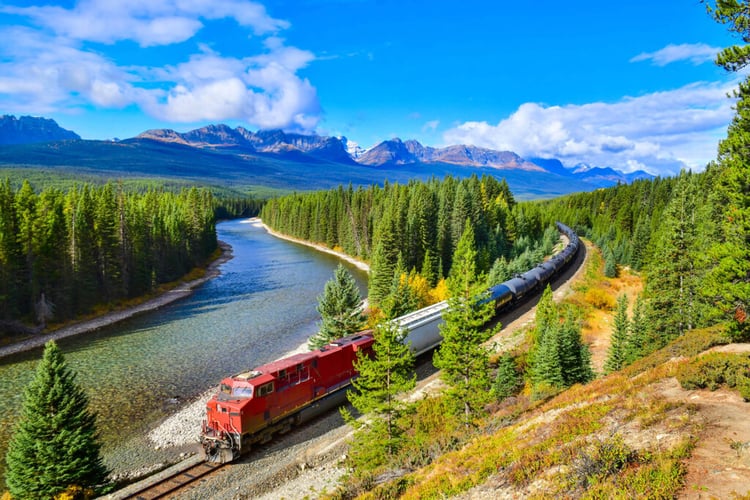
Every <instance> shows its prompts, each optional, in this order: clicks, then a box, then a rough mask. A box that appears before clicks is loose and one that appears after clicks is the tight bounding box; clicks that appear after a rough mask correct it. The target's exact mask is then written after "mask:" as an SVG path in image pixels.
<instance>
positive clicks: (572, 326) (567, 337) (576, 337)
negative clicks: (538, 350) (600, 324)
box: [558, 308, 594, 387]
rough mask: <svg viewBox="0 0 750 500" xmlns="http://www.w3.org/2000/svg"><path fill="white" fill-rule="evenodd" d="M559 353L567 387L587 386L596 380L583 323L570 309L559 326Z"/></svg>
mask: <svg viewBox="0 0 750 500" xmlns="http://www.w3.org/2000/svg"><path fill="white" fill-rule="evenodd" d="M559 328H560V333H559V337H558V339H559V348H558V349H559V353H560V365H561V367H562V374H563V380H564V382H565V387H570V386H571V385H573V384H585V383H586V382H589V381H591V380H593V379H594V371H593V369H592V368H591V352H590V351H589V346H587V345H586V344H585V343H584V342H583V339H582V338H581V322H580V321H579V320H578V319H577V318H576V317H575V315H574V313H573V310H572V309H570V308H568V310H567V312H566V314H565V321H563V323H562V324H561V325H560V326H559Z"/></svg>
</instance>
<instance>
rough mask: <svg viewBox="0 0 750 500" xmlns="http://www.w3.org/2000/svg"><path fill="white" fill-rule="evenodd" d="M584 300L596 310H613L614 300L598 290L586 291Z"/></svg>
mask: <svg viewBox="0 0 750 500" xmlns="http://www.w3.org/2000/svg"><path fill="white" fill-rule="evenodd" d="M585 300H586V302H588V303H589V304H591V305H592V306H593V307H595V308H596V309H601V310H602V311H611V310H612V309H614V308H615V299H614V298H613V297H612V296H611V295H609V294H608V293H607V292H606V291H604V290H602V289H600V288H590V289H589V290H587V291H586V295H585Z"/></svg>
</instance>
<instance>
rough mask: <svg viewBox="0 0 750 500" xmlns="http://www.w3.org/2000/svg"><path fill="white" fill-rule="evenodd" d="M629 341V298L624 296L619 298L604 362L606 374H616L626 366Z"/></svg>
mask: <svg viewBox="0 0 750 500" xmlns="http://www.w3.org/2000/svg"><path fill="white" fill-rule="evenodd" d="M629 341H630V320H629V319H628V296H627V295H625V294H622V295H620V296H619V297H618V298H617V309H616V312H615V326H614V329H613V330H612V335H611V337H610V343H609V349H608V351H607V360H606V361H605V362H604V372H605V373H612V372H616V371H617V370H619V369H620V368H622V367H623V366H625V364H626V358H627V350H628V344H629Z"/></svg>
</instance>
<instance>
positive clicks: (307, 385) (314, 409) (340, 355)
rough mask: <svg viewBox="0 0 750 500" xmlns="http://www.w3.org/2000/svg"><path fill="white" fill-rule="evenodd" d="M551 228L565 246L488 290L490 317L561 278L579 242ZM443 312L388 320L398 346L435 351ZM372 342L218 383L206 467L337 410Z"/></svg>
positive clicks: (351, 343) (436, 307)
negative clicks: (398, 334) (398, 331)
mask: <svg viewBox="0 0 750 500" xmlns="http://www.w3.org/2000/svg"><path fill="white" fill-rule="evenodd" d="M556 225H557V229H558V231H560V233H562V234H563V235H565V236H566V237H567V239H568V243H567V245H566V246H565V247H564V248H563V249H562V250H561V251H560V252H558V253H556V254H554V255H553V256H552V257H551V258H550V259H548V260H546V261H545V262H542V263H540V264H539V265H537V266H535V267H534V268H532V269H530V270H528V271H526V272H525V273H522V274H518V275H516V276H514V277H513V278H511V279H509V280H507V281H504V282H503V283H500V284H498V285H495V286H492V287H491V288H489V290H488V293H487V294H486V297H484V298H482V299H481V300H483V301H491V302H493V303H494V305H495V308H496V310H497V311H500V310H503V309H508V308H512V307H514V305H515V304H517V303H518V302H519V301H521V300H522V299H524V298H525V297H526V296H527V295H529V294H530V293H532V292H534V291H537V290H540V289H541V288H543V287H544V286H546V284H547V283H549V282H550V280H551V279H552V278H553V277H555V276H556V275H558V274H559V273H560V272H561V271H563V270H564V269H565V268H566V267H567V266H568V264H569V263H570V261H571V260H573V258H574V257H575V255H576V254H577V252H578V250H579V247H580V240H579V238H578V235H577V234H576V233H575V231H573V230H572V229H571V228H569V227H568V226H566V225H564V224H562V223H560V222H557V223H556ZM447 307H448V302H447V301H442V302H439V303H437V304H433V305H431V306H428V307H426V308H423V309H420V310H418V311H414V312H412V313H409V314H406V315H404V316H401V317H399V318H396V319H394V320H393V321H394V322H396V323H397V324H398V325H399V327H400V328H402V329H404V331H406V332H407V334H406V336H405V337H404V342H405V343H407V344H408V345H409V346H410V348H411V350H412V351H413V352H414V354H415V355H420V354H423V353H425V352H427V351H429V350H431V349H434V348H435V347H437V346H438V345H439V344H440V342H441V340H442V337H441V335H440V325H441V324H442V323H444V320H443V317H442V313H443V311H444V310H445V309H446V308H447ZM373 343H374V337H373V335H372V331H371V330H365V331H362V332H358V333H356V334H353V335H349V336H347V337H344V338H341V339H338V340H335V341H333V342H331V343H329V344H327V345H325V346H323V347H320V348H319V349H316V350H314V351H311V352H306V353H301V354H295V355H292V356H288V357H286V358H283V359H280V360H277V361H273V362H271V363H267V364H265V365H262V366H258V367H256V368H254V369H252V370H246V371H243V372H240V373H237V374H235V375H232V376H230V377H227V378H225V379H223V380H222V381H221V385H220V386H219V391H218V392H217V393H216V394H215V395H214V396H213V397H212V398H211V399H210V400H209V401H208V402H207V404H206V418H205V419H204V420H203V422H202V425H201V436H200V441H201V444H202V446H203V449H204V451H205V455H206V460H208V461H211V462H221V463H224V462H230V461H232V460H235V459H237V458H238V457H240V456H241V455H242V454H244V453H245V452H247V451H249V450H250V449H251V448H252V446H253V445H255V444H259V443H265V442H268V441H269V440H270V439H271V438H272V437H273V436H274V435H275V434H282V433H285V432H288V431H289V430H291V429H292V428H293V427H295V426H297V425H300V424H302V423H304V422H306V421H308V420H310V419H312V418H314V417H316V416H318V415H320V414H322V413H324V412H327V411H329V410H331V409H333V408H336V407H338V406H340V405H342V404H344V403H345V401H346V389H347V388H348V387H349V386H350V385H351V382H352V380H353V379H354V378H355V377H356V376H357V371H356V370H355V368H354V363H355V361H356V359H357V353H358V352H361V353H362V354H363V355H366V356H372V354H373V352H372V345H373Z"/></svg>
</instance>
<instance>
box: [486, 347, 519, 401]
mask: <svg viewBox="0 0 750 500" xmlns="http://www.w3.org/2000/svg"><path fill="white" fill-rule="evenodd" d="M520 381H521V379H520V377H519V375H518V371H516V361H515V360H514V359H513V356H511V355H510V354H503V355H502V356H500V359H498V361H497V373H496V374H495V383H494V384H493V385H492V393H493V394H494V395H495V397H496V398H497V399H501V400H502V399H505V398H507V397H510V396H513V395H514V394H515V393H516V392H518V388H519V385H520Z"/></svg>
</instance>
